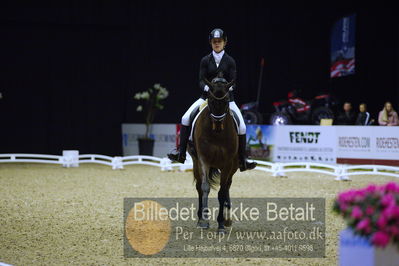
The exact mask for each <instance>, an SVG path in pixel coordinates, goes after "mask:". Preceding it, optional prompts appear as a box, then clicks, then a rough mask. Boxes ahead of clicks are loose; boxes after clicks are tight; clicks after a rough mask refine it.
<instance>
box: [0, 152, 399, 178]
mask: <svg viewBox="0 0 399 266" xmlns="http://www.w3.org/2000/svg"><path fill="white" fill-rule="evenodd" d="M255 161H256V162H257V163H258V166H257V167H256V168H255V170H259V171H263V172H269V173H271V174H272V175H273V176H284V175H285V174H286V173H289V172H314V173H320V174H327V175H332V176H334V177H335V179H336V180H349V176H353V175H385V176H392V177H396V178H399V167H393V166H385V165H341V164H321V163H311V162H295V163H271V162H265V161H258V160H255ZM0 163H46V164H59V165H62V166H64V167H77V166H79V164H81V163H96V164H103V165H107V166H111V167H112V169H123V168H124V166H126V165H135V164H138V165H150V166H156V167H160V168H161V170H162V171H172V170H176V169H177V170H180V171H185V170H189V169H192V168H193V162H192V160H191V158H190V157H188V159H187V161H186V163H184V164H181V163H172V162H171V161H170V160H169V159H168V158H158V157H153V156H145V155H134V156H125V157H121V156H115V157H111V156H106V155H100V154H82V155H78V156H75V157H74V156H70V155H68V156H62V155H48V154H25V153H20V154H0Z"/></svg>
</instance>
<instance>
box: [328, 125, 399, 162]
mask: <svg viewBox="0 0 399 266" xmlns="http://www.w3.org/2000/svg"><path fill="white" fill-rule="evenodd" d="M335 128H336V132H337V141H338V142H337V147H338V148H337V162H338V163H349V164H383V165H399V127H356V126H337V127H335Z"/></svg>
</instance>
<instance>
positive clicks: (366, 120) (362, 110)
mask: <svg viewBox="0 0 399 266" xmlns="http://www.w3.org/2000/svg"><path fill="white" fill-rule="evenodd" d="M373 122H374V119H371V118H370V113H369V112H367V105H366V104H365V103H361V104H360V105H359V114H358V115H357V119H356V123H355V124H356V125H359V126H368V125H371V124H372V123H373Z"/></svg>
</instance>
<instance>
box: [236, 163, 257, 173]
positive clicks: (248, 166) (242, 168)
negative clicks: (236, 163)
mask: <svg viewBox="0 0 399 266" xmlns="http://www.w3.org/2000/svg"><path fill="white" fill-rule="evenodd" d="M256 165H257V163H256V162H248V161H247V160H244V162H243V163H241V164H240V171H241V172H244V171H246V170H252V169H254V168H255V167H256Z"/></svg>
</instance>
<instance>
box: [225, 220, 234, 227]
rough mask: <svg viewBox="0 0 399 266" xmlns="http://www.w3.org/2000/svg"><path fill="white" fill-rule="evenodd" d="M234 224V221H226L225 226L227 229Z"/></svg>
mask: <svg viewBox="0 0 399 266" xmlns="http://www.w3.org/2000/svg"><path fill="white" fill-rule="evenodd" d="M232 223H233V222H232V220H224V226H226V227H230V226H231V224H232Z"/></svg>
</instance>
